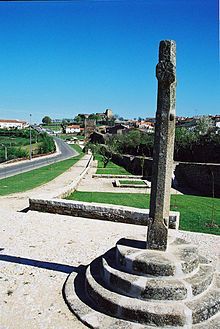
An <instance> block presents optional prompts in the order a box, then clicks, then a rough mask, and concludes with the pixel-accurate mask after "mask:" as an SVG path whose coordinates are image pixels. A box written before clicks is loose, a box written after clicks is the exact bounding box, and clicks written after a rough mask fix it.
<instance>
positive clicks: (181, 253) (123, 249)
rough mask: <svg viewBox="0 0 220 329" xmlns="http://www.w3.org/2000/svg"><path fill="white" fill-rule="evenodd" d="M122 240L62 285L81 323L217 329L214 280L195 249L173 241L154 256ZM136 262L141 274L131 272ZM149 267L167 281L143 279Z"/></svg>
mask: <svg viewBox="0 0 220 329" xmlns="http://www.w3.org/2000/svg"><path fill="white" fill-rule="evenodd" d="M125 240H126V239H124V242H123V243H121V242H122V241H120V243H117V245H116V247H115V248H113V249H111V250H110V251H108V252H107V253H106V254H105V255H103V256H102V257H98V258H97V259H95V260H94V261H93V262H92V263H91V264H90V265H89V266H88V267H87V269H84V270H83V272H79V273H78V275H76V274H75V273H72V274H71V275H70V276H69V278H68V279H67V282H66V284H65V287H64V296H65V298H66V302H67V303H68V305H69V308H70V309H71V310H72V311H73V312H74V313H75V314H76V315H77V317H79V318H80V320H81V321H82V322H83V323H85V324H86V325H88V326H89V327H90V328H96V329H123V328H126V329H127V328H129V329H142V328H145V329H151V328H152V329H153V328H155V327H159V328H161V329H162V328H163V329H171V328H172V329H177V328H181V327H183V328H187V329H189V328H190V329H191V328H192V329H217V328H218V320H216V319H219V310H220V277H219V275H217V272H214V269H213V267H212V265H211V264H210V263H209V262H208V261H207V260H206V259H204V258H202V257H200V256H198V253H197V250H196V249H195V247H193V246H191V245H189V244H187V243H183V242H182V241H181V240H180V239H178V241H171V243H170V244H169V248H168V251H166V252H161V251H160V252H158V251H154V250H146V249H144V246H145V242H144V241H142V242H141V241H132V240H128V239H127V240H126V241H125ZM128 242H129V243H128ZM161 253H162V255H160V254H161ZM143 254H144V257H142V255H143ZM133 255H135V256H134V257H132V256H133ZM140 255H141V257H140ZM146 255H148V257H147V256H146ZM155 255H156V256H155ZM158 255H160V256H158ZM137 260H138V262H139V263H140V264H141V266H142V264H143V268H144V271H143V269H142V268H141V270H140V269H139V270H138V271H137V272H135V271H136V269H135V268H134V266H133V263H132V262H134V261H137ZM140 260H141V261H140ZM144 260H146V262H147V264H148V265H147V266H146V265H145V266H144ZM186 262H188V264H189V265H188V266H187V265H186V264H185V263H186ZM197 263H198V264H197ZM149 264H151V265H150V266H151V270H152V269H153V268H155V269H156V272H157V273H161V271H162V270H161V269H162V268H164V266H165V268H166V269H171V270H172V271H173V272H172V273H173V275H167V273H166V275H163V273H162V275H158V274H157V275H155V274H154V273H152V274H149V271H148V270H145V269H146V268H149ZM152 264H153V265H152ZM173 267H174V270H173ZM178 289H179V291H178ZM178 294H179V295H178ZM180 297H181V298H180Z"/></svg>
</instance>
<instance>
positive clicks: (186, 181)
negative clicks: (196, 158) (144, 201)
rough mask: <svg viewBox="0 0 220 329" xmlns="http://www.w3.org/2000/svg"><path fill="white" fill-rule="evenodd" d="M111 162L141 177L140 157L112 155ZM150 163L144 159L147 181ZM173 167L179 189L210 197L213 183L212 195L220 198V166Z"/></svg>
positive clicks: (187, 163) (187, 164)
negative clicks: (190, 189) (182, 188)
mask: <svg viewBox="0 0 220 329" xmlns="http://www.w3.org/2000/svg"><path fill="white" fill-rule="evenodd" d="M112 161H113V162H114V163H116V164H118V165H120V166H122V167H124V168H125V169H126V170H128V171H129V172H130V173H132V174H134V175H142V163H143V160H142V157H138V156H132V155H122V156H121V155H118V154H113V157H112ZM152 163H153V161H152V158H144V167H143V176H144V177H145V178H146V179H148V180H150V178H151V173H152ZM175 166H176V168H175V178H176V181H177V182H178V186H179V187H180V188H181V187H190V188H192V189H193V190H196V191H198V192H199V194H201V195H204V196H212V187H213V182H214V192H215V193H214V195H215V197H219V196H220V164H208V163H194V162H179V163H176V165H175ZM213 178H214V181H213Z"/></svg>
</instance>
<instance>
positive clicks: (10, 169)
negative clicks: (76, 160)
mask: <svg viewBox="0 0 220 329" xmlns="http://www.w3.org/2000/svg"><path fill="white" fill-rule="evenodd" d="M54 140H55V141H56V143H57V145H58V148H59V150H60V153H59V154H57V155H55V156H53V157H40V158H35V159H32V160H27V161H22V163H20V162H17V163H13V164H8V165H4V166H3V167H0V179H1V178H6V177H9V176H14V175H17V174H20V173H22V172H25V171H30V170H33V169H36V168H40V167H43V166H47V165H48V164H51V163H55V162H58V161H61V160H65V159H69V158H71V157H74V156H76V155H77V154H78V153H77V152H76V151H75V150H74V149H73V148H71V147H70V146H69V145H68V144H67V143H65V142H64V141H63V140H62V139H60V138H57V137H54Z"/></svg>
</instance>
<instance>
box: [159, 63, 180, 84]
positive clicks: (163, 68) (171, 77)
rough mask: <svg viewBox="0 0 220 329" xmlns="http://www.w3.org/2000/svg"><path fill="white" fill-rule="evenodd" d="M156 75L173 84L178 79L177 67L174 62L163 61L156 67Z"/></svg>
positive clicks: (162, 80)
mask: <svg viewBox="0 0 220 329" xmlns="http://www.w3.org/2000/svg"><path fill="white" fill-rule="evenodd" d="M156 77H157V79H158V81H161V82H166V83H168V84H171V83H173V82H174V81H175V79H176V68H175V66H174V65H173V63H171V62H168V61H161V62H160V63H158V64H157V67H156Z"/></svg>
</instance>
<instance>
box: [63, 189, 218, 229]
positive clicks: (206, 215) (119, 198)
mask: <svg viewBox="0 0 220 329" xmlns="http://www.w3.org/2000/svg"><path fill="white" fill-rule="evenodd" d="M68 199H69V200H78V201H87V202H98V203H99V202H100V203H108V204H116V205H123V206H130V207H136V208H149V201H150V196H149V195H148V194H138V193H132V194H130V193H110V192H106V193H103V192H78V191H76V192H74V193H72V194H71V195H70V196H69V197H68ZM171 210H175V211H179V212H180V229H181V230H185V231H192V232H201V233H211V234H216V235H220V199H212V198H209V197H201V196H192V195H172V196H171ZM212 223H214V224H215V225H211V224H212Z"/></svg>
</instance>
